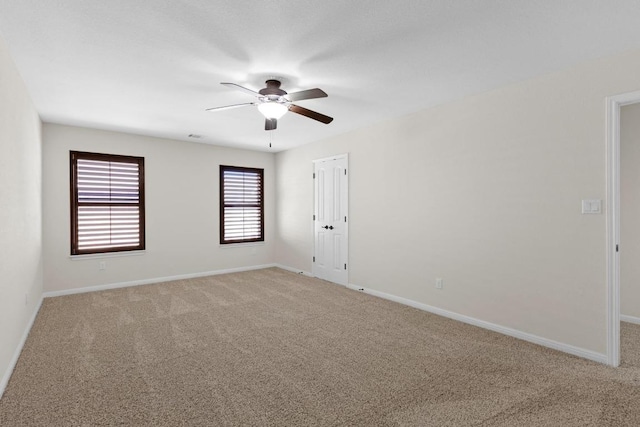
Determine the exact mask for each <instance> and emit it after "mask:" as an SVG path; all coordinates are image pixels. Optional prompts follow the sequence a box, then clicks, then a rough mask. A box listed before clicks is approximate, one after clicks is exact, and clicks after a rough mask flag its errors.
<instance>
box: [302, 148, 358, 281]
mask: <svg viewBox="0 0 640 427" xmlns="http://www.w3.org/2000/svg"><path fill="white" fill-rule="evenodd" d="M339 159H345V160H346V163H347V169H350V167H349V153H342V154H336V155H335V156H328V157H323V158H321V159H315V160H312V162H311V164H312V168H313V170H312V173H313V174H315V170H316V163H322V162H326V161H329V160H339ZM350 175H351V173H350V172H348V173H347V188H346V191H347V205H346V210H347V213H346V214H347V218H348V219H347V222H346V223H345V225H344V226H345V229H344V231H345V236H346V239H347V253H346V255H345V257H346V262H347V265H349V268H347V283H344V286H349V271H350V268H351V267H350V262H349V222H351V216H350V215H349V182H350V179H349V178H350ZM312 184H313V189H312V193H313V206H312V209H313V215H314V216H315V212H316V182H315V179H313V180H312ZM315 222H316V221H315V219H313V220H312V221H311V241H312V245H311V257H312V258H313V257H314V256H315V251H316V231H315ZM315 268H316V263H315V262H312V264H311V275H312V276H314V277H315ZM338 284H339V285H343V284H342V283H338Z"/></svg>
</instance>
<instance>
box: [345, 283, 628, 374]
mask: <svg viewBox="0 0 640 427" xmlns="http://www.w3.org/2000/svg"><path fill="white" fill-rule="evenodd" d="M347 287H348V288H351V289H354V290H357V291H361V292H364V293H366V294H369V295H373V296H376V297H379V298H384V299H387V300H390V301H394V302H397V303H400V304H404V305H408V306H410V307H413V308H417V309H419V310H423V311H427V312H429V313H433V314H437V315H438V316H443V317H448V318H449V319H453V320H458V321H460V322H463V323H467V324H469V325H473V326H478V327H480V328H484V329H488V330H490V331H494V332H498V333H501V334H503V335H508V336H510V337H514V338H518V339H521V340H524V341H528V342H531V343H534V344H538V345H541V346H543V347H548V348H552V349H554V350H558V351H562V352H564V353H568V354H571V355H574V356H578V357H582V358H583V359H588V360H593V361H594V362H598V363H602V364H607V355H606V354H602V353H596V352H595V351H591V350H586V349H584V348H580V347H575V346H572V345H570V344H564V343H561V342H558V341H554V340H550V339H547V338H542V337H539V336H537V335H533V334H529V333H527V332H522V331H518V330H516V329H511V328H507V327H505V326H500V325H496V324H494V323H490V322H485V321H484V320H479V319H476V318H474V317H470V316H465V315H463V314H458V313H454V312H452V311H448V310H443V309H441V308H438V307H433V306H430V305H427V304H423V303H420V302H417V301H413V300H410V299H407V298H403V297H398V296H395V295H391V294H387V293H385V292H380V291H376V290H373V289H367V288H363V287H362V286H356V285H353V284H349V285H347ZM638 320H640V319H638Z"/></svg>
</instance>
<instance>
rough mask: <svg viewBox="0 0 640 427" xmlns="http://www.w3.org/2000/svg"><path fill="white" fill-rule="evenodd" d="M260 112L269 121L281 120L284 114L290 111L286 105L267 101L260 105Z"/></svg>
mask: <svg viewBox="0 0 640 427" xmlns="http://www.w3.org/2000/svg"><path fill="white" fill-rule="evenodd" d="M258 110H259V111H260V112H261V113H262V115H263V116H265V117H266V118H267V119H276V120H277V119H279V118H280V117H282V116H284V114H285V113H286V112H287V111H289V109H288V108H287V106H286V105H284V103H280V102H276V101H267V102H263V103H262V104H258Z"/></svg>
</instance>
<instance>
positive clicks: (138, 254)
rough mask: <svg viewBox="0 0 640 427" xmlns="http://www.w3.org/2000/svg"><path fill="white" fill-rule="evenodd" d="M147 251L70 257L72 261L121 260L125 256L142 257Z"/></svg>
mask: <svg viewBox="0 0 640 427" xmlns="http://www.w3.org/2000/svg"><path fill="white" fill-rule="evenodd" d="M145 252H146V251H144V250H143V251H123V252H105V253H103V254H86V255H69V258H71V261H81V260H83V259H98V258H120V257H125V256H140V255H144V254H145Z"/></svg>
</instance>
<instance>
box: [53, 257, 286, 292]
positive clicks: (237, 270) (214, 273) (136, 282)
mask: <svg viewBox="0 0 640 427" xmlns="http://www.w3.org/2000/svg"><path fill="white" fill-rule="evenodd" d="M276 266H277V265H276V264H263V265H252V266H249V267H238V268H227V269H224V270H214V271H202V272H200V273H189V274H179V275H177V276H167V277H154V278H151V279H142V280H132V281H130V282H119V283H108V284H105V285H96V286H88V287H84V288H74V289H63V290H61V291H50V292H45V293H44V294H43V296H44V297H45V298H51V297H59V296H63V295H73V294H83V293H86V292H96V291H105V290H109V289H118V288H128V287H130V286H140V285H150V284H153V283H162V282H171V281H173V280H183V279H193V278H196V277H205V276H217V275H219V274H228V273H240V272H242V271H251V270H262V269H263V268H270V267H276Z"/></svg>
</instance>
